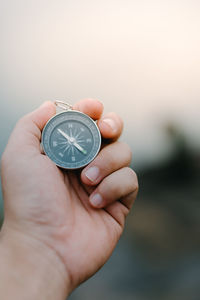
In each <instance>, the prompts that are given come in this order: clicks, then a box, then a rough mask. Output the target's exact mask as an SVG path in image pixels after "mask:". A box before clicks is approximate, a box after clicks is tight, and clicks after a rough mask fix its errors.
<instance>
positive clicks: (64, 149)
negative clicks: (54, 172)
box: [41, 101, 101, 170]
mask: <svg viewBox="0 0 200 300" xmlns="http://www.w3.org/2000/svg"><path fill="white" fill-rule="evenodd" d="M55 104H56V106H58V107H59V108H60V109H62V112H59V113H58V114H56V115H55V116H53V117H52V118H51V119H50V120H49V121H48V122H47V123H46V125H45V127H44V129H43V131H42V140H41V143H42V147H43V150H44V153H45V154H46V155H47V156H48V157H49V158H50V159H51V160H52V161H53V162H54V163H55V164H56V165H57V166H58V167H61V168H63V169H71V170H72V169H79V168H82V167H84V166H86V165H88V164H89V163H90V162H91V161H92V160H93V159H94V158H95V157H96V156H97V154H98V152H99V150H100V147H101V134H100V131H99V129H98V127H97V125H96V123H95V122H94V121H93V120H92V119H91V118H90V117H89V116H88V115H86V114H84V113H82V112H79V111H76V110H73V108H72V106H71V105H69V104H67V103H65V102H62V101H55Z"/></svg>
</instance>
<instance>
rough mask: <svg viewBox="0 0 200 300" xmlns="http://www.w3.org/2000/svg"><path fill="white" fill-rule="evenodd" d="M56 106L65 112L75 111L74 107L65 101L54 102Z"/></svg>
mask: <svg viewBox="0 0 200 300" xmlns="http://www.w3.org/2000/svg"><path fill="white" fill-rule="evenodd" d="M54 104H55V105H56V106H58V107H60V108H62V109H63V110H72V109H73V106H72V105H71V104H69V103H67V102H63V101H59V100H56V101H55V102H54Z"/></svg>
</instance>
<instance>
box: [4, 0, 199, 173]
mask: <svg viewBox="0 0 200 300" xmlns="http://www.w3.org/2000/svg"><path fill="white" fill-rule="evenodd" d="M199 32H200V2H199V1H197V0H187V1H186V0H182V1H180V0H173V1H172V0H168V1H163V0H159V1H158V0H140V1H139V0H137V1H136V0H115V1H114V0H101V1H97V0H69V1H66V0H56V1H53V0H28V1H27V0H12V1H11V0H0V128H1V129H0V130H1V143H0V145H1V146H0V147H1V148H0V153H2V151H3V149H4V148H5V145H6V142H7V139H8V136H9V134H10V132H11V130H12V128H13V126H14V124H15V123H16V121H17V120H18V118H20V117H21V116H22V115H23V114H25V113H27V112H29V111H30V110H32V109H34V108H36V107H37V106H38V105H40V104H41V103H42V102H43V101H45V100H56V99H60V100H65V99H66V100H67V101H68V102H71V103H72V104H73V103H75V102H76V101H78V100H80V99H82V98H87V97H90V98H97V99H99V100H101V101H102V102H103V104H104V107H105V113H106V112H109V111H116V112H117V113H118V114H120V115H121V117H122V118H123V119H124V123H125V126H124V133H123V136H122V140H124V141H126V142H127V143H128V144H129V145H130V146H131V148H132V151H133V164H134V165H135V166H136V167H145V166H149V165H152V164H155V163H157V162H159V161H161V160H164V159H166V158H167V157H168V155H169V153H171V151H172V145H171V144H170V143H169V141H168V140H167V138H166V135H165V133H164V130H163V128H164V127H165V125H166V124H167V123H170V122H171V123H173V124H175V125H176V126H177V127H178V128H180V130H182V131H183V132H184V133H185V135H186V137H187V141H188V145H189V146H190V147H191V148H192V149H198V148H199V147H200V139H199V131H200V118H199V110H200V100H199V98H200V84H199V79H200V34H199Z"/></svg>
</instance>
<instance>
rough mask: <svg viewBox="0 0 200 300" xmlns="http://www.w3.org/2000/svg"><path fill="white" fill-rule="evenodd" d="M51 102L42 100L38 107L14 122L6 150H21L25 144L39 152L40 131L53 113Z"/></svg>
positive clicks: (54, 109) (53, 107)
mask: <svg viewBox="0 0 200 300" xmlns="http://www.w3.org/2000/svg"><path fill="white" fill-rule="evenodd" d="M55 113H56V107H55V105H54V103H53V102H50V101H47V102H44V103H43V104H42V105H41V106H40V107H39V108H37V109H36V110H34V111H33V112H31V113H29V114H27V115H25V116H24V117H22V118H21V119H20V120H19V121H18V122H17V124H16V126H15V128H14V130H13V132H12V134H11V137H10V139H9V142H8V145H7V151H9V149H10V150H11V149H12V152H13V151H15V153H16V152H18V151H23V149H25V148H26V146H30V147H31V148H32V149H34V150H35V149H37V151H39V152H40V139H41V131H42V129H43V128H44V126H45V124H46V122H47V121H48V120H49V119H50V118H51V117H53V116H54V115H55Z"/></svg>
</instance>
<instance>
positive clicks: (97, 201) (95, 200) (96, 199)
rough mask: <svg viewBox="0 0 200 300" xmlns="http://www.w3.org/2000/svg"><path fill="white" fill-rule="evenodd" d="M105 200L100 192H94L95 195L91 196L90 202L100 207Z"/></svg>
mask: <svg viewBox="0 0 200 300" xmlns="http://www.w3.org/2000/svg"><path fill="white" fill-rule="evenodd" d="M102 202H103V199H102V197H101V195H100V194H94V195H93V196H91V198H90V203H91V204H92V205H93V206H94V207H100V206H101V204H102Z"/></svg>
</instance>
